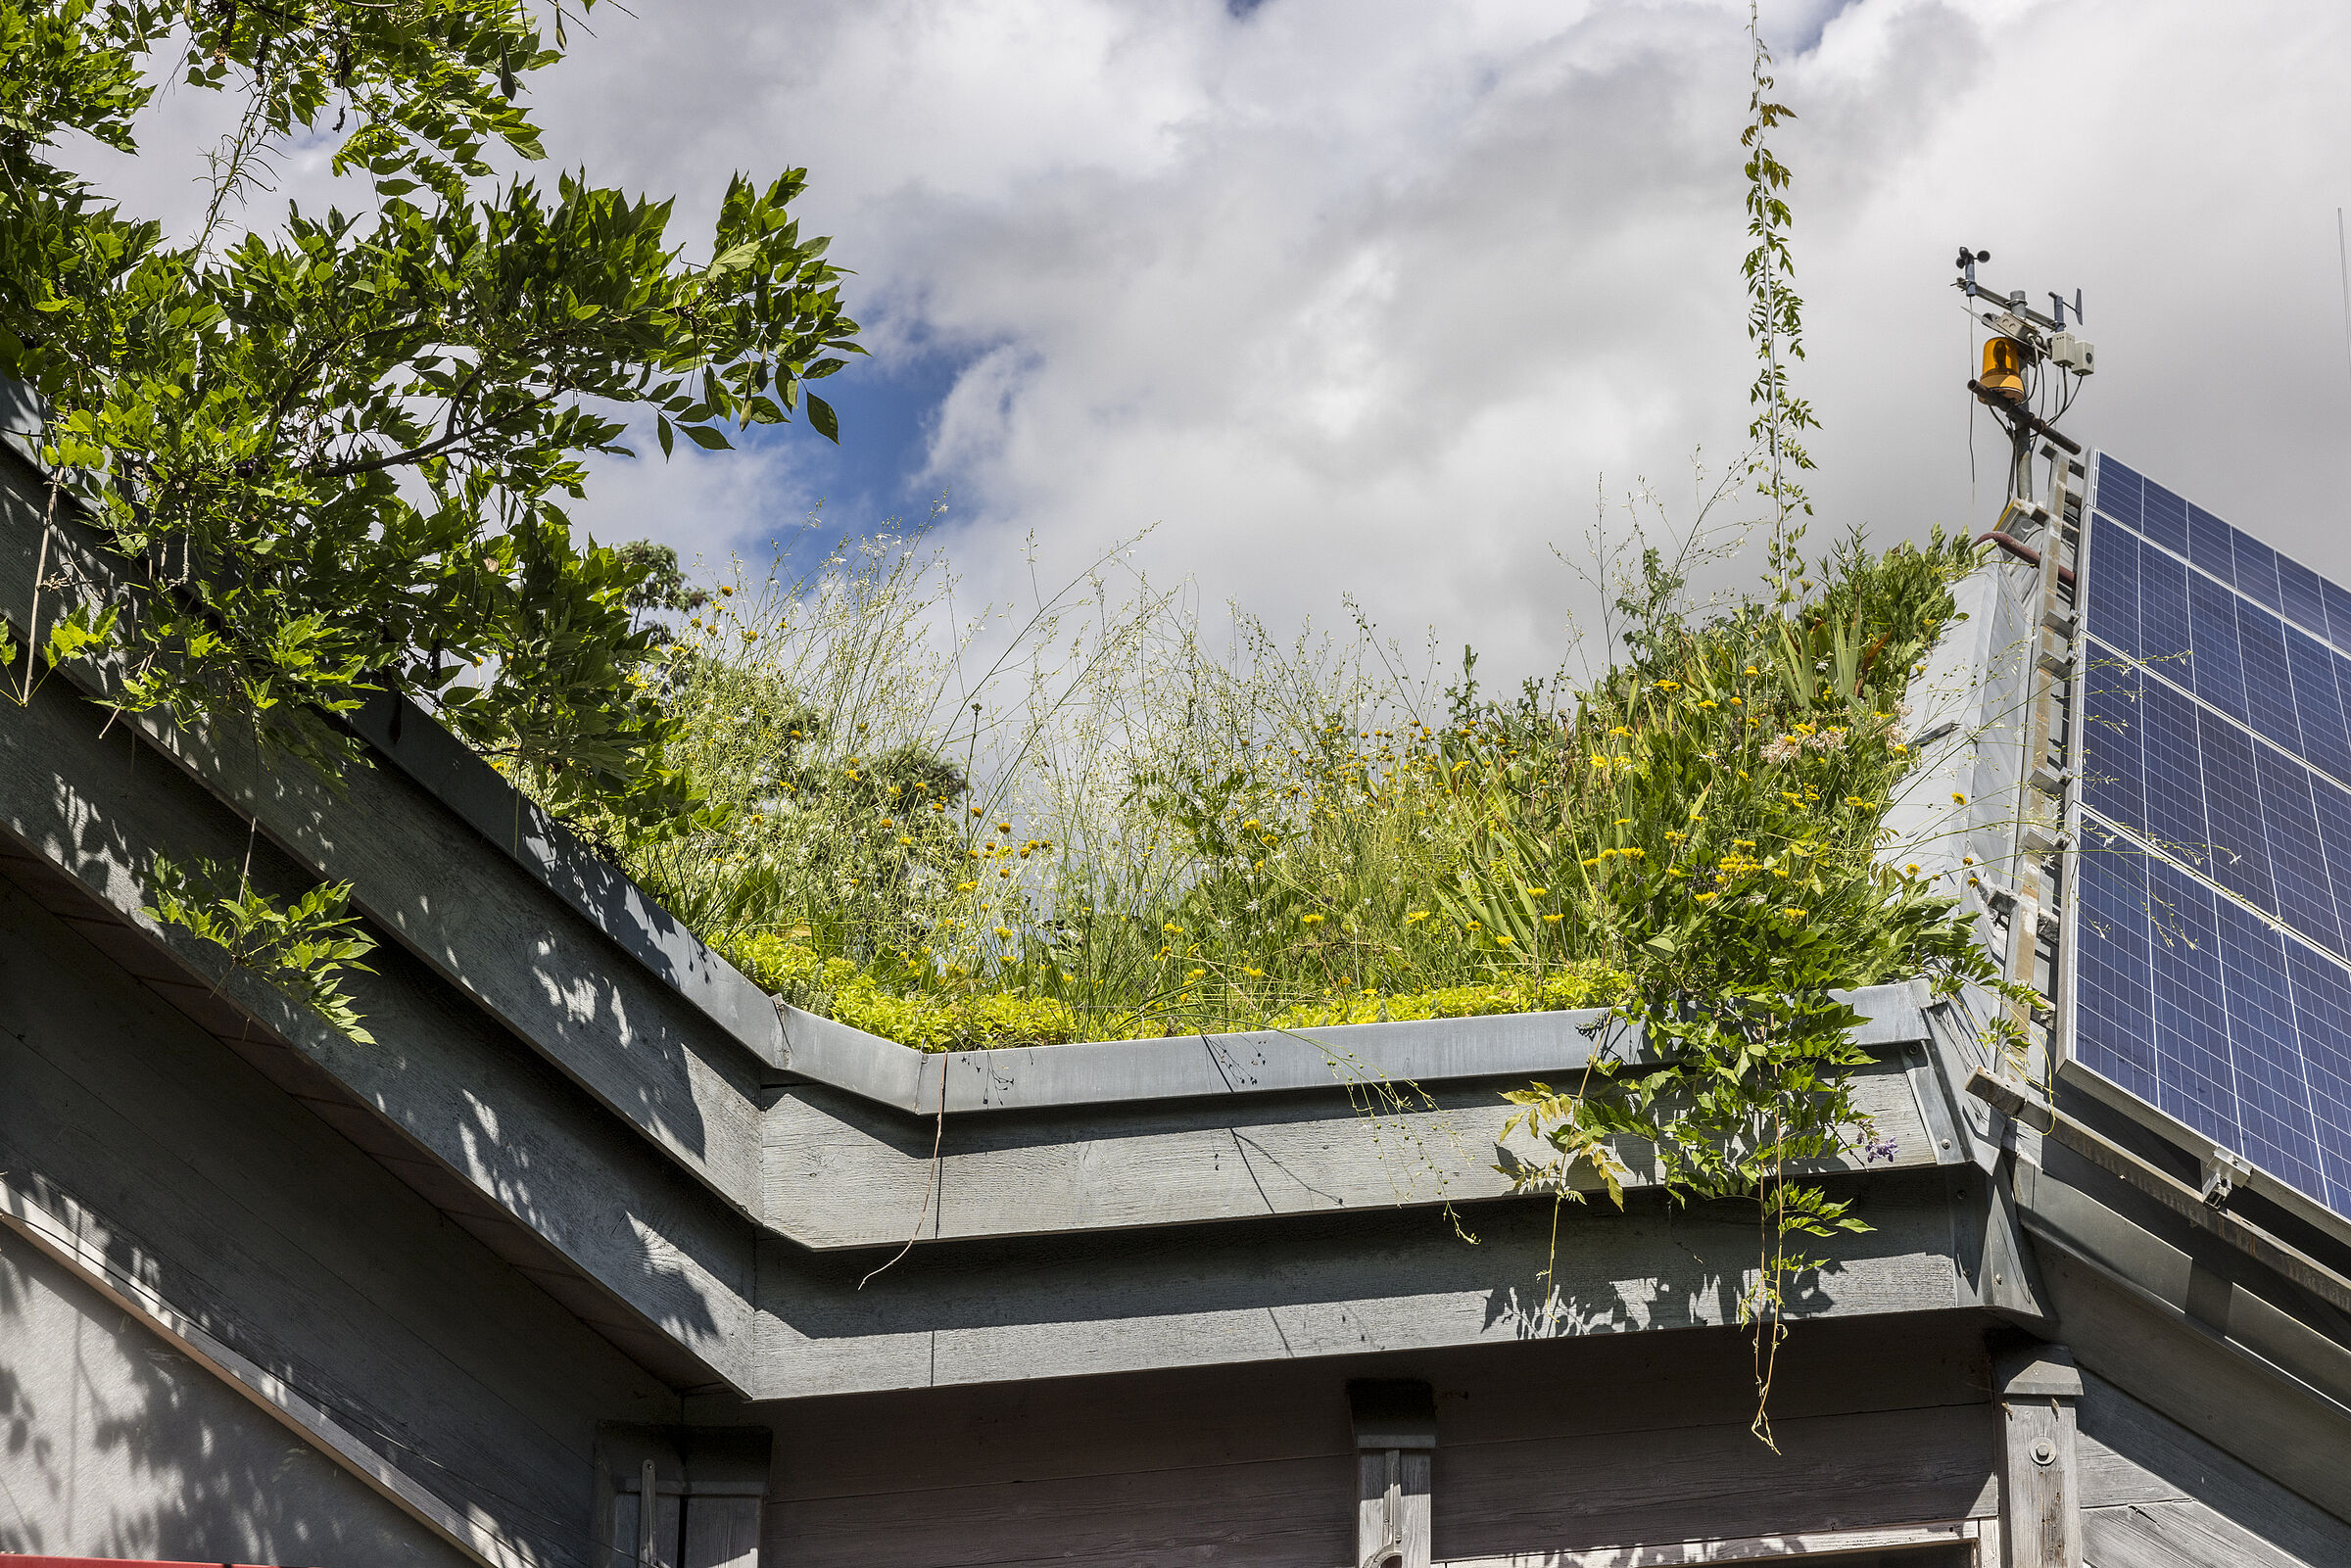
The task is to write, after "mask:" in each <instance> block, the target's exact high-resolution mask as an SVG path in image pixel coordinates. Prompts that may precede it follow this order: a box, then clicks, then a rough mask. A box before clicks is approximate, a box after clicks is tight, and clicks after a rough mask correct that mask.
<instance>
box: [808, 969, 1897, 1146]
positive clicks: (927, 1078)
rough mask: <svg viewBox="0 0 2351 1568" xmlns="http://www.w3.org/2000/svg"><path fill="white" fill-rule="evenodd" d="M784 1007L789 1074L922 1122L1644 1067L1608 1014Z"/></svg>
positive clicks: (1633, 1037)
mask: <svg viewBox="0 0 2351 1568" xmlns="http://www.w3.org/2000/svg"><path fill="white" fill-rule="evenodd" d="M1835 994H1836V995H1838V996H1839V997H1840V998H1842V999H1844V1000H1846V1001H1848V1002H1850V1003H1851V1004H1852V1005H1853V1006H1854V1007H1855V1008H1856V1009H1857V1010H1859V1011H1860V1013H1861V1014H1862V1017H1863V1019H1864V1022H1863V1024H1862V1026H1861V1028H1860V1029H1858V1030H1856V1031H1855V1035H1854V1038H1855V1043H1857V1044H1859V1045H1862V1046H1864V1047H1867V1048H1871V1049H1884V1048H1887V1047H1892V1046H1896V1045H1903V1044H1909V1043H1911V1042H1916V1041H1925V1040H1928V1039H1929V1038H1931V1035H1930V1030H1929V1027H1928V1023H1927V1017H1926V1015H1927V1009H1928V1007H1929V1005H1930V1004H1929V998H1928V995H1927V988H1926V985H1925V982H1923V981H1921V980H1898V981H1895V982H1893V983H1891V984H1886V985H1873V986H1868V987H1865V988H1863V989H1860V990H1856V991H1841V992H1837V993H1835ZM776 1012H777V1016H778V1017H779V1019H780V1020H781V1022H782V1029H783V1036H784V1040H785V1050H784V1065H785V1069H786V1070H787V1071H788V1072H789V1073H790V1074H791V1076H792V1078H793V1079H796V1080H803V1081H813V1082H816V1083H821V1084H826V1085H829V1086H831V1087H833V1088H838V1089H843V1090H846V1091H848V1092H849V1093H852V1094H856V1095H859V1096H862V1097H863V1098H865V1099H868V1100H872V1101H876V1102H879V1103H881V1104H883V1105H888V1106H892V1107H895V1108H896V1109H898V1110H901V1111H905V1112H908V1113H911V1114H914V1115H918V1116H931V1115H936V1114H938V1113H941V1112H985V1111H1043V1110H1051V1109H1056V1108H1061V1107H1068V1106H1103V1105H1119V1104H1131V1103H1148V1102H1154V1101H1165V1100H1185V1099H1201V1098H1217V1097H1223V1096H1232V1095H1256V1094H1282V1093H1296V1092H1301V1091H1312V1090H1330V1089H1352V1088H1356V1087H1359V1086H1371V1085H1379V1084H1388V1083H1414V1084H1420V1085H1426V1084H1430V1083H1444V1082H1458V1081H1463V1080H1470V1079H1477V1078H1492V1077H1516V1076H1523V1075H1526V1074H1529V1073H1537V1072H1559V1071H1565V1070H1572V1069H1578V1068H1581V1067H1583V1066H1585V1065H1586V1064H1587V1063H1588V1062H1590V1061H1591V1059H1592V1055H1593V1051H1594V1048H1595V1045H1596V1044H1601V1045H1602V1046H1603V1048H1605V1049H1610V1050H1614V1051H1616V1052H1617V1053H1618V1054H1619V1056H1620V1057H1622V1058H1624V1059H1625V1060H1628V1061H1639V1060H1641V1058H1640V1054H1639V1051H1640V1039H1639V1031H1638V1030H1635V1029H1631V1028H1628V1027H1626V1026H1625V1025H1623V1024H1621V1023H1616V1024H1611V1022H1609V1017H1610V1016H1609V1013H1608V1011H1607V1009H1606V1008H1585V1009H1582V1010H1580V1011H1577V1012H1570V1013H1498V1014H1491V1015H1488V1016H1485V1017H1482V1018H1466V1019H1420V1020H1411V1021H1402V1022H1385V1023H1347V1024H1334V1025H1328V1026H1323V1027H1317V1028H1305V1029H1253V1030H1246V1031H1241V1032H1236V1033H1229V1034H1185V1035H1176V1036H1172V1037H1164V1038H1156V1039H1139V1040H1093V1041H1082V1042H1077V1043H1072V1044H1068V1045H1035V1046H1001V1047H997V1048H994V1049H992V1050H977V1051H938V1052H934V1051H919V1050H916V1049H915V1048H913V1047H912V1046H907V1045H901V1044H899V1043H898V1042H897V1041H895V1040H888V1039H884V1038H883V1037H881V1036H880V1035H876V1034H868V1033H867V1032H865V1031H864V1030H863V1029H859V1028H854V1027H852V1026H850V1025H849V1024H846V1023H842V1022H839V1021H838V1020H835V1019H829V1018H825V1017H823V1016H822V1015H820V1014H815V1013H810V1012H806V1011H804V1010H802V1009H800V1008H796V1007H792V1006H791V1005H789V1004H787V1003H782V1002H779V1003H777V1004H776Z"/></svg>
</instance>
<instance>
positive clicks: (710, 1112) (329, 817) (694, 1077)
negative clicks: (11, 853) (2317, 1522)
mask: <svg viewBox="0 0 2351 1568" xmlns="http://www.w3.org/2000/svg"><path fill="white" fill-rule="evenodd" d="M23 479H24V474H23V470H22V469H21V468H19V467H18V466H17V465H16V464H14V463H13V462H11V461H8V460H7V459H5V458H0V593H5V594H8V595H10V597H9V598H8V599H7V600H6V601H5V602H0V610H5V611H6V612H7V613H8V614H9V615H10V617H11V618H12V619H14V620H16V621H17V622H19V623H20V624H22V623H23V622H24V620H25V618H26V617H25V611H24V604H22V603H20V602H18V598H19V596H20V595H22V596H26V597H28V595H29V594H30V588H29V584H30V582H31V579H32V576H33V571H34V566H35V563H36V561H37V560H38V559H39V557H40V554H41V549H42V539H43V535H44V532H45V530H44V523H43V518H42V515H41V512H40V510H39V508H38V506H37V505H36V504H34V502H33V500H32V499H30V498H28V496H27V495H26V493H25V489H24V483H23ZM46 533H47V535H48V538H49V541H50V552H51V559H52V565H53V566H56V565H59V564H62V563H61V562H60V559H59V557H60V556H64V557H67V558H69V559H71V561H72V565H73V566H74V569H75V570H78V571H80V572H81V573H83V574H84V575H86V576H87V577H88V578H90V579H91V580H93V581H101V582H103V581H107V580H109V579H110V578H111V577H112V575H113V573H112V566H111V564H110V563H109V562H108V561H107V560H106V559H105V558H104V557H103V556H102V555H101V554H100V552H98V550H97V549H96V548H95V546H94V545H93V544H92V542H91V538H90V536H89V534H88V531H87V530H86V529H83V528H82V527H81V526H80V525H79V524H76V523H69V522H62V521H61V522H60V523H58V524H57V525H56V526H55V527H54V528H48V529H46ZM76 682H78V683H82V684H84V685H86V686H91V687H93V688H104V687H105V685H106V676H105V674H104V672H100V671H95V670H93V669H92V668H91V667H90V666H88V665H84V664H73V665H69V666H68V667H67V669H66V670H65V671H63V672H61V674H60V675H59V676H58V677H56V678H53V679H52V680H51V681H50V682H49V683H48V684H47V685H46V686H45V687H44V688H43V689H42V690H41V692H40V693H39V695H38V696H37V697H36V699H35V701H34V702H33V703H32V704H31V705H30V706H29V707H27V708H25V709H23V710H18V711H14V712H12V713H11V715H10V719H11V722H10V723H9V724H8V725H6V726H4V727H0V810H5V811H6V813H7V814H8V817H9V818H10V819H13V821H12V822H11V825H12V826H14V827H16V828H17V829H18V832H19V835H20V836H21V837H23V838H24V839H25V840H26V841H28V842H30V843H33V844H35V845H39V846H43V847H44V848H49V847H51V846H55V848H56V849H60V850H72V851H77V852H75V853H72V855H71V856H70V858H61V856H60V855H59V854H57V853H54V852H53V853H52V854H51V858H52V859H56V860H58V861H59V863H60V864H66V865H69V866H70V867H72V869H74V870H76V871H77V872H78V873H80V874H81V875H82V876H83V879H84V880H85V881H91V882H92V883H93V885H95V886H98V887H100V888H101V889H103V890H104V891H105V892H106V893H107V894H108V895H109V897H110V899H111V900H112V901H113V902H114V903H115V904H116V905H117V907H118V908H120V909H123V910H125V911H135V910H136V909H137V908H138V906H139V904H140V903H141V902H143V901H144V900H143V899H142V898H141V897H139V896H138V889H137V886H136V883H135V879H133V878H131V877H130V876H129V875H128V874H127V870H125V871H122V872H112V871H109V872H105V873H104V874H103V875H93V874H95V873H99V872H100V871H101V868H100V867H99V866H97V865H95V864H92V862H93V861H95V860H101V859H103V858H104V857H105V855H106V853H107V851H108V849H110V848H111V847H113V846H111V845H109V844H107V843H106V841H105V837H104V835H93V833H92V832H91V831H92V830H93V829H99V828H104V827H107V826H113V827H115V828H117V829H119V830H120V829H134V828H135V827H136V819H137V818H139V817H140V816H141V815H142V814H143V810H144V808H145V806H146V801H145V799H144V796H145V795H146V794H148V793H149V792H151V791H152V790H153V789H154V788H155V787H156V786H157V783H158V781H157V780H156V778H155V775H157V774H158V773H160V772H162V771H163V770H160V769H158V768H156V766H155V764H156V762H157V761H158V760H160V759H168V760H169V761H170V762H172V763H174V764H176V765H177V766H178V767H179V768H180V769H183V770H184V771H185V772H186V773H187V774H188V776H189V777H191V778H193V779H195V780H197V781H198V782H199V783H200V784H202V785H203V787H204V788H205V789H207V790H208V791H210V792H211V793H212V794H214V795H216V796H217V797H218V798H219V799H221V800H223V801H225V802H227V803H228V804H229V805H230V806H231V807H232V808H233V809H234V810H235V811H236V812H237V813H238V815H239V816H240V817H241V818H242V819H245V820H247V821H251V822H253V823H256V824H258V825H259V827H260V829H261V831H262V832H264V834H266V835H267V836H268V837H269V838H270V839H271V840H272V841H273V842H275V843H276V844H278V845H279V846H280V847H282V848H283V849H285V850H286V851H287V852H288V853H289V854H290V855H292V856H293V857H294V859H295V860H297V861H298V862H300V863H301V864H302V865H303V866H304V867H305V868H307V869H308V870H310V871H311V872H312V873H313V874H314V875H315V876H317V877H319V878H323V879H333V880H348V881H350V882H352V883H353V898H354V901H355V903H357V904H358V906H359V907H360V909H362V910H363V911H365V913H366V914H367V916H368V918H369V919H370V920H371V921H372V922H374V924H375V925H376V926H377V927H379V928H381V929H382V930H383V931H384V932H385V933H387V934H389V935H391V936H393V937H394V938H395V939H397V940H398V941H400V942H401V943H403V944H404V945H406V946H407V947H408V949H409V950H410V951H411V952H413V953H414V954H416V955H417V956H418V957H419V958H421V959H423V960H424V962H425V963H426V964H428V965H429V966H431V967H432V968H433V969H434V970H435V971H437V972H438V973H439V974H442V975H443V976H444V977H446V978H447V979H448V980H450V981H451V982H452V983H453V984H455V985H456V986H457V987H458V988H459V989H460V990H462V991H464V992H465V993H466V994H467V995H469V996H471V997H473V998H474V1000H475V1001H476V1002H478V1003H479V1004H480V1005H481V1006H482V1007H484V1008H485V1009H487V1010H488V1011H489V1012H490V1013H491V1014H492V1015H493V1016H494V1017H496V1018H498V1019H500V1020H501V1021H502V1022H504V1023H506V1024H507V1026H508V1027H510V1028H512V1029H513V1030H514V1031H515V1032H516V1033H517V1034H518V1035H520V1036H521V1037H522V1038H523V1039H525V1040H527V1041H529V1042H530V1043H531V1044H532V1045H534V1046H535V1047H537V1048H538V1049H539V1050H541V1051H543V1052H544V1053H546V1054H547V1055H548V1057H549V1059H550V1060H552V1061H553V1062H554V1063H555V1064H556V1065H557V1066H558V1067H559V1068H560V1069H562V1070H563V1071H564V1072H566V1073H567V1074H569V1075H570V1076H571V1077H573V1078H574V1080H575V1081H577V1082H579V1083H580V1084H581V1085H582V1086H583V1087H585V1088H586V1089H588V1091H589V1092H590V1093H592V1094H594V1095H596V1096H597V1097H598V1098H599V1099H600V1100H601V1101H602V1102H603V1103H604V1104H605V1105H606V1106H607V1107H609V1108H610V1109H611V1110H613V1111H614V1112H615V1113H617V1114H618V1115H619V1116H621V1117H625V1118H627V1119H628V1120H629V1121H630V1122H631V1123H632V1124H634V1125H635V1126H637V1127H638V1128H640V1129H641V1130H642V1131H643V1132H644V1134H645V1135H646V1136H647V1137H648V1138H650V1139H651V1140H653V1141H654V1143H655V1144H656V1145H657V1146H659V1147H660V1148H662V1149H664V1150H666V1151H667V1152H668V1153H669V1154H670V1155H671V1156H672V1157H673V1158H674V1159H676V1160H677V1161H678V1162H679V1163H680V1164H683V1165H684V1166H685V1167H686V1168H688V1169H689V1170H691V1171H693V1172H694V1173H695V1174H696V1176H697V1177H698V1178H699V1179H701V1180H703V1181H705V1182H707V1183H708V1184H709V1185H710V1186H711V1187H712V1188H713V1190H715V1191H717V1192H718V1193H720V1194H721V1195H722V1196H724V1197H726V1198H727V1199H728V1200H729V1201H730V1202H732V1203H734V1204H736V1205H737V1206H738V1207H739V1208H741V1209H742V1210H743V1211H744V1212H746V1213H754V1214H755V1211H756V1206H757V1204H758V1164H759V1152H758V1113H757V1108H756V1107H755V1106H754V1105H753V1104H752V1099H753V1096H754V1095H755V1094H756V1091H757V1087H758V1083H759V1079H760V1077H761V1075H762V1073H763V1071H764V1070H765V1069H764V1067H763V1065H762V1063H761V1061H760V1059H759V1057H758V1056H757V1055H756V1054H754V1053H753V1052H752V1050H751V1049H750V1048H749V1047H747V1046H746V1045H745V1044H744V1042H743V1041H741V1040H739V1039H737V1038H736V1037H735V1036H734V1035H733V1034H732V1033H729V1032H728V1031H727V1030H726V1029H724V1028H722V1027H720V1026H719V1025H718V1023H717V1022H714V1021H713V1019H712V1018H711V1017H710V1016H709V1015H708V1014H707V1013H706V1012H705V1011H704V1010H703V1009H701V1008H700V1007H698V1006H696V1005H693V1004H691V1003H689V1002H687V1001H686V1000H685V999H684V998H682V997H681V995H680V994H679V992H678V991H677V990H676V989H675V988H674V987H673V985H672V984H671V983H669V980H668V978H666V977H662V976H657V975H656V974H653V973H652V972H650V971H648V970H647V969H646V968H644V967H643V965H641V964H639V963H636V962H615V960H618V959H621V958H622V956H623V952H624V950H623V949H621V948H619V947H617V946H615V945H614V944H613V942H612V941H611V940H610V939H609V938H608V937H607V936H606V935H605V934H604V933H602V932H601V931H599V930H597V929H596V928H595V927H593V926H592V925H591V924H590V923H589V922H588V921H587V920H585V919H584V918H583V917H582V916H580V915H579V914H578V913H577V912H576V911H575V910H574V909H572V908H571V907H570V906H569V905H568V904H565V903H563V902H561V901H560V900H558V899H556V898H553V897H551V896H550V894H549V889H548V887H547V885H546V884H545V883H544V882H542V881H541V880H539V879H534V878H532V877H530V876H528V875H526V874H525V873H524V872H523V871H522V870H521V869H520V868H519V867H518V866H517V865H515V864H514V863H513V862H512V861H511V860H509V859H508V858H506V857H504V856H503V855H484V854H483V853H482V852H481V850H482V837H481V834H480V832H478V831H477V830H476V829H475V828H474V827H473V826H472V825H471V824H469V823H467V822H465V821H463V820H462V819H460V818H459V817H457V816H456V815H455V814H454V813H453V812H451V811H450V810H449V809H448V808H447V807H445V806H443V805H441V804H440V803H439V802H438V801H436V800H434V799H433V798H432V797H431V796H429V795H428V794H426V793H425V792H424V790H422V789H421V788H420V787H418V785H417V784H415V783H414V782H413V781H412V780H410V779H409V778H408V776H407V775H405V774H403V773H400V772H398V771H396V770H392V769H385V768H374V767H360V768H355V769H353V770H351V771H350V773H349V775H348V777H346V778H345V779H344V780H343V781H342V784H343V789H342V791H341V792H339V793H338V792H337V791H336V790H334V789H332V788H330V787H328V786H327V785H326V784H324V783H322V782H321V781H320V780H319V779H318V778H317V777H316V776H315V775H314V774H313V773H312V771H311V770H309V769H307V768H302V767H298V766H291V765H281V764H280V763H279V762H278V761H276V760H275V759H272V758H269V757H266V756H264V755H263V754H262V753H261V752H260V751H259V749H258V741H257V740H256V739H255V738H254V737H253V736H250V735H229V734H225V733H224V734H217V735H200V734H196V733H192V732H189V731H183V730H180V729H177V728H175V727H173V726H171V725H169V724H168V722H166V721H165V720H164V719H163V717H162V716H161V715H160V714H152V713H151V714H144V715H135V716H131V717H127V718H124V719H121V720H119V721H118V723H117V727H116V728H117V732H118V735H119V736H120V734H122V733H124V732H135V733H136V734H137V735H138V736H141V737H142V738H143V739H144V740H145V741H146V743H147V744H148V745H149V746H152V747H153V748H154V752H153V753H151V754H148V755H146V756H144V757H139V756H137V755H136V754H135V753H131V754H126V753H124V751H123V750H122V748H121V747H120V746H117V747H115V748H113V749H112V751H111V753H110V754H111V756H113V757H115V758H118V759H121V760H118V761H116V762H115V764H114V766H113V767H112V768H111V769H110V770H108V771H104V772H97V773H93V772H91V771H90V770H89V769H88V767H87V766H75V765H74V764H76V763H86V760H87V755H86V754H87V753H89V751H90V748H91V744H92V739H91V735H94V733H95V731H96V730H97V728H98V726H99V724H100V723H101V722H102V721H103V718H104V715H103V714H100V713H99V712H98V711H97V710H95V709H94V708H92V707H90V706H88V705H86V704H82V703H76V702H73V701H72V699H71V698H70V697H69V695H68V693H69V692H70V691H72V690H73V689H75V687H74V686H73V685H72V683H76ZM76 729H80V730H86V731H88V732H91V735H84V736H73V735H72V731H74V730H76ZM76 742H78V744H77V743H76ZM142 763H143V764H144V768H143V770H142V767H141V764H142ZM61 783H62V784H63V786H64V795H65V798H62V799H61V798H55V797H56V795H57V793H58V787H57V786H58V785H59V784H61ZM240 836H241V835H240ZM79 838H90V839H91V840H92V841H90V842H88V843H77V842H76V839H79ZM172 849H173V851H174V852H175V853H181V854H184V853H186V851H185V850H184V849H183V848H182V847H181V846H180V844H179V842H178V840H176V839H174V840H173V842H172ZM144 864H145V862H144V861H143V860H137V861H132V862H131V863H130V864H129V868H128V869H130V870H135V869H138V868H140V867H143V865H144Z"/></svg>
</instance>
